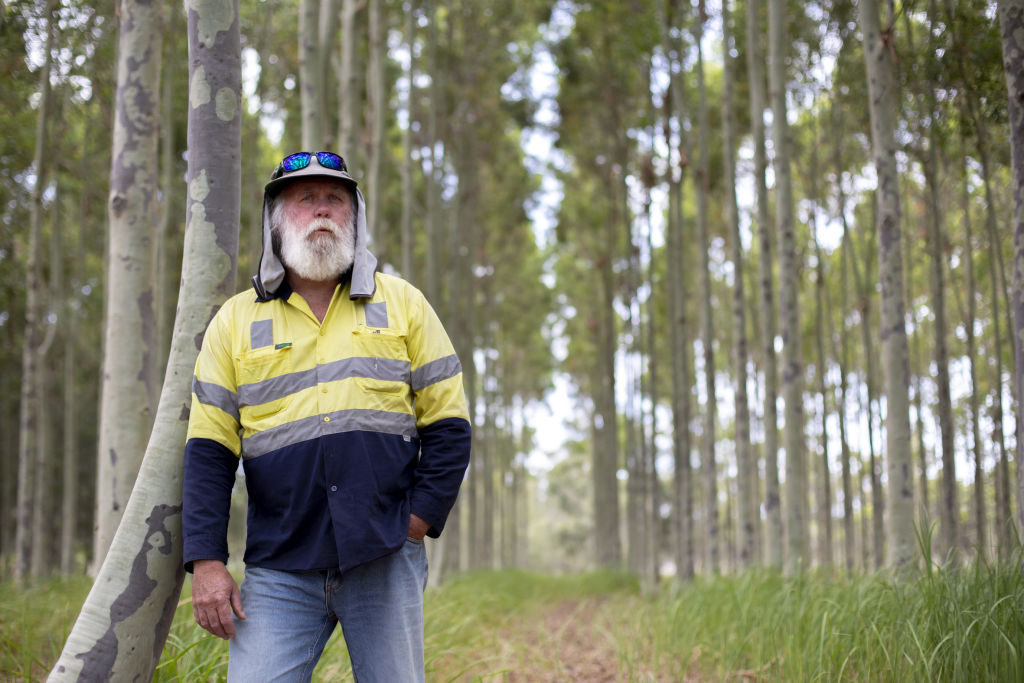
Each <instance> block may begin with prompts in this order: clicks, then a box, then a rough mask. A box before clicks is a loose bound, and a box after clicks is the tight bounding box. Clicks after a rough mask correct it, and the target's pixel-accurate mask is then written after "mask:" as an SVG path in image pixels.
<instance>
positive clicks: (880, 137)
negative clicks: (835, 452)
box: [860, 0, 917, 567]
mask: <svg viewBox="0 0 1024 683" xmlns="http://www.w3.org/2000/svg"><path fill="white" fill-rule="evenodd" d="M860 19H861V28H862V31H863V33H864V62H865V70H866V73H867V81H868V93H869V110H870V118H871V140H872V152H873V155H874V161H875V169H876V173H877V176H878V190H877V192H876V197H877V202H878V217H877V222H878V237H879V239H878V275H879V278H880V280H881V285H882V307H881V328H882V362H883V367H884V376H885V389H886V391H885V396H886V405H887V416H886V455H887V461H888V468H887V473H888V476H889V488H890V491H889V495H888V497H887V501H888V506H887V510H886V512H887V514H888V541H889V543H888V551H889V552H888V554H887V557H886V563H887V564H888V565H889V566H891V567H902V566H905V565H909V564H910V563H912V562H913V561H914V559H915V558H916V556H917V544H916V537H915V530H914V481H913V463H912V462H911V449H910V416H909V400H908V388H907V387H908V378H909V372H910V371H909V367H908V364H909V360H908V350H907V330H906V323H905V319H904V301H903V260H902V257H901V255H900V198H899V182H898V171H897V167H896V143H895V138H894V133H895V117H896V90H895V87H896V84H895V79H894V77H893V67H892V39H893V34H892V23H891V21H890V23H889V24H888V25H887V27H886V29H885V31H884V32H883V29H882V26H881V25H880V22H879V18H878V2H877V0H863V2H861V5H860Z"/></svg>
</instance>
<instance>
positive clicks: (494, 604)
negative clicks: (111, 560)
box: [0, 557, 1024, 682]
mask: <svg viewBox="0 0 1024 683" xmlns="http://www.w3.org/2000/svg"><path fill="white" fill-rule="evenodd" d="M1017 559H1018V560H1019V559H1020V558H1019V557H1018V558H1017ZM88 588H89V582H88V580H87V579H84V578H79V579H75V580H73V581H68V582H62V581H49V582H46V583H42V584H39V585H37V586H35V587H32V588H30V589H28V590H16V589H15V588H14V587H13V586H12V585H11V584H0V605H2V607H0V647H2V649H0V676H2V677H4V678H6V677H8V676H10V677H15V678H19V679H26V680H41V679H42V678H43V676H44V675H45V672H46V671H47V670H48V668H49V665H50V664H51V663H52V662H53V661H54V660H55V659H56V657H57V655H58V654H59V648H60V647H61V645H62V641H63V637H64V636H65V635H66V634H67V632H68V631H69V630H70V627H71V620H72V619H73V618H74V614H75V613H76V612H77V607H78V605H79V604H80V602H81V600H83V599H84V597H85V594H86V592H87V591H88ZM41 606H45V609H42V608H41ZM424 612H425V620H426V652H427V672H428V673H427V679H428V680H431V681H451V680H485V679H488V678H491V677H494V676H500V675H502V674H503V673H507V674H516V673H518V674H520V675H524V676H528V677H532V678H533V679H534V680H540V679H544V680H547V679H549V678H550V677H552V676H555V677H558V673H559V672H561V677H562V678H563V679H565V678H570V679H571V678H572V676H571V675H569V674H567V673H566V672H571V671H581V670H583V669H581V668H580V667H581V664H580V662H579V661H577V660H581V661H582V660H585V659H586V658H587V657H588V656H593V655H594V653H602V652H603V653H604V654H605V655H606V656H607V657H608V658H609V660H610V662H611V666H612V667H613V669H612V670H611V674H612V675H615V676H617V680H652V679H654V680H683V679H684V678H686V679H689V678H695V679H698V680H733V679H747V678H752V679H759V680H786V681H790V680H805V681H860V680H885V681H897V680H922V681H924V680H927V681H933V680H942V681H965V682H967V681H971V682H973V681H1018V680H1024V651H1022V648H1021V643H1024V616H1022V615H1024V575H1022V574H1021V572H1020V571H1019V569H1018V568H1017V563H1016V562H1012V563H1007V564H1005V565H1002V566H996V565H988V564H985V563H983V562H979V563H975V564H974V565H972V566H971V567H967V568H964V569H962V570H950V569H941V568H935V567H933V568H932V569H931V571H922V572H919V573H914V574H912V575H909V576H905V577H896V576H890V575H886V574H874V575H867V576H842V575H838V574H833V573H830V572H829V571H819V572H815V573H808V574H804V575H802V576H799V577H795V578H791V579H787V578H783V577H781V576H780V575H778V574H776V573H773V572H770V571H765V570H756V571H748V572H745V573H743V574H741V575H738V576H732V577H723V576H716V577H710V578H705V579H698V580H697V581H695V582H694V583H692V584H688V585H686V586H683V587H675V586H670V585H666V586H663V587H662V589H661V590H660V591H659V592H657V593H655V594H643V593H641V591H640V589H639V586H638V583H637V581H636V579H634V578H631V577H629V576H626V575H623V574H616V573H607V572H602V573H589V574H571V575H562V576H553V575H545V574H536V573H530V572H523V571H504V572H476V573H469V574H462V575H459V576H457V577H455V578H454V579H453V580H452V581H450V582H449V583H448V584H446V585H445V586H443V587H442V588H439V589H431V590H429V591H428V592H427V594H426V596H425V609H424ZM553 646H557V647H555V652H552V651H551V650H552V647H553ZM226 662H227V644H226V643H225V642H224V641H221V640H218V639H216V638H214V637H212V636H210V635H208V634H206V633H205V632H204V631H202V630H201V629H200V628H199V627H198V626H196V625H195V623H194V622H193V620H192V607H191V603H190V601H189V600H188V598H187V597H184V598H183V599H182V601H181V602H180V603H179V607H178V611H177V612H176V614H175V621H174V625H173V626H172V629H171V635H170V637H169V639H168V642H167V645H166V647H165V649H164V656H163V658H162V659H161V661H160V664H159V667H158V669H157V672H156V676H155V677H154V680H157V681H193V680H223V678H224V676H225V674H226ZM574 667H575V668H574ZM350 677H351V670H350V668H349V666H348V657H347V653H346V651H345V648H344V641H343V639H342V638H341V635H340V630H339V632H336V633H335V635H334V637H333V638H332V639H331V641H330V642H329V643H328V646H327V649H326V651H325V654H324V657H323V659H322V660H321V663H320V665H319V666H318V668H317V671H316V672H315V675H314V680H317V681H327V680H347V679H349V678H350Z"/></svg>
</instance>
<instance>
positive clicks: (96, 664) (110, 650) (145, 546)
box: [75, 504, 181, 681]
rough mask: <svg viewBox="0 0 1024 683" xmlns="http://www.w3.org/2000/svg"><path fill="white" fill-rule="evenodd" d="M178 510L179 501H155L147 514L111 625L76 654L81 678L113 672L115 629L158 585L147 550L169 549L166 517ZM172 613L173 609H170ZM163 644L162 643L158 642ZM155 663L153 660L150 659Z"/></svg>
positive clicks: (104, 676)
mask: <svg viewBox="0 0 1024 683" xmlns="http://www.w3.org/2000/svg"><path fill="white" fill-rule="evenodd" d="M180 514H181V506H180V505H164V504H161V505H157V506H155V507H154V508H153V510H152V512H151V513H150V515H149V517H147V518H146V533H145V535H144V536H143V538H142V545H141V546H140V547H139V550H138V552H137V553H135V559H134V560H132V568H131V572H130V573H129V575H128V585H127V586H125V589H124V591H122V592H121V594H120V595H118V596H117V597H116V598H115V599H114V602H113V603H112V604H111V605H110V626H109V628H107V631H106V633H104V634H103V636H102V637H101V638H99V639H98V640H97V641H96V644H95V645H94V646H93V647H92V649H91V650H89V651H87V652H83V653H81V654H78V655H75V657H76V658H77V659H81V660H82V671H81V674H80V675H79V680H83V681H106V680H110V679H111V677H112V676H113V673H114V665H115V664H116V663H117V653H118V645H119V643H118V640H117V634H116V633H115V632H114V629H115V628H116V627H117V625H118V624H120V623H121V622H123V621H125V620H126V619H128V618H129V617H130V616H131V615H133V614H135V613H136V612H137V611H138V610H139V608H140V607H142V606H143V604H145V602H146V598H148V597H149V595H150V594H151V593H152V592H153V590H154V589H156V587H157V582H156V580H154V579H151V578H150V577H149V574H148V573H147V571H146V569H147V566H148V558H147V556H148V554H149V551H150V550H153V549H156V550H159V551H160V553H161V554H163V555H167V554H168V553H170V552H171V549H172V547H173V546H172V537H171V532H170V531H169V530H168V529H167V524H166V521H167V519H168V518H169V517H173V516H175V515H180ZM153 537H158V538H160V539H161V541H162V542H161V543H160V544H159V545H158V546H154V544H153V543H151V542H150V539H151V538H153ZM166 612H167V605H166V604H165V605H164V614H163V615H162V616H161V620H160V623H161V624H163V622H164V620H165V619H166V618H167V617H166ZM172 614H173V613H172ZM161 646H162V643H161ZM153 661H154V663H155V662H156V660H153Z"/></svg>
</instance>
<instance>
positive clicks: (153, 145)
mask: <svg viewBox="0 0 1024 683" xmlns="http://www.w3.org/2000/svg"><path fill="white" fill-rule="evenodd" d="M162 24H163V20H162V7H161V5H160V4H159V3H156V4H154V3H143V2H136V1H135V0H122V2H121V4H120V26H121V35H120V43H119V47H118V67H117V107H116V116H115V118H114V139H113V155H112V158H111V169H110V234H109V240H108V251H107V288H106V312H107V316H106V325H105V330H106V334H105V336H104V342H103V376H102V381H101V391H100V439H99V446H98V454H97V457H98V460H97V478H96V532H95V536H94V538H93V560H94V562H96V563H97V564H98V563H99V562H102V560H103V556H104V555H105V554H106V552H107V548H108V547H110V541H111V539H113V537H114V533H115V531H116V530H117V525H118V523H119V522H120V521H121V515H122V514H123V513H124V506H125V503H126V502H127V501H128V496H129V495H131V491H132V486H133V484H134V483H135V477H136V475H137V474H138V471H139V466H140V464H141V462H142V455H143V453H145V451H146V439H147V437H148V435H149V431H150V428H151V427H152V424H153V408H154V406H153V404H154V401H155V399H156V387H155V384H156V372H155V371H156V366H157V360H156V352H157V349H158V348H159V344H158V342H157V339H156V312H155V310H154V308H153V305H154V298H155V297H154V291H153V272H154V267H153V264H154V237H155V236H156V228H157V216H158V206H157V192H156V189H157V184H158V182H157V180H158V177H159V172H158V164H157V160H158V155H157V150H158V148H159V144H158V143H159V128H160V62H161V40H162V36H163V26H162Z"/></svg>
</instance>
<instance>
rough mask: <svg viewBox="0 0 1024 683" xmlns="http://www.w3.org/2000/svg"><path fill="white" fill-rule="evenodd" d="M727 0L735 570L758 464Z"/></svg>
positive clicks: (748, 547)
mask: <svg viewBox="0 0 1024 683" xmlns="http://www.w3.org/2000/svg"><path fill="white" fill-rule="evenodd" d="M730 4H731V3H730V0H723V2H722V54H723V55H725V57H724V59H725V64H724V66H723V69H722V144H723V146H724V148H725V151H724V156H723V169H724V175H723V185H724V186H725V193H726V195H725V212H726V216H727V221H728V225H729V241H730V250H731V251H730V256H731V259H732V270H733V278H734V281H733V289H732V320H733V335H734V336H735V340H734V343H733V372H734V373H735V375H736V376H735V377H734V382H735V387H734V392H735V397H734V398H735V406H736V418H735V419H736V477H737V490H738V497H739V501H738V504H737V506H736V508H737V510H736V513H737V517H738V524H739V537H738V539H737V545H738V549H737V555H738V561H739V568H740V569H746V568H747V567H750V566H751V565H754V564H757V561H758V558H757V557H756V556H755V555H754V553H755V552H756V550H757V530H758V523H759V516H760V512H759V510H758V505H757V496H756V494H755V482H756V480H757V479H756V472H757V465H756V463H755V462H754V460H753V458H752V457H751V450H750V404H749V398H748V396H747V380H748V378H747V356H748V352H747V347H748V345H747V311H746V295H745V294H744V283H743V280H744V271H745V269H744V263H743V244H742V242H741V240H740V214H739V207H738V206H737V204H736V132H735V130H736V114H735V111H734V106H735V105H734V94H733V92H734V87H733V67H732V58H731V57H729V55H730V52H731V50H732V26H731V23H732V20H731V17H730V10H729V5H730Z"/></svg>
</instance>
